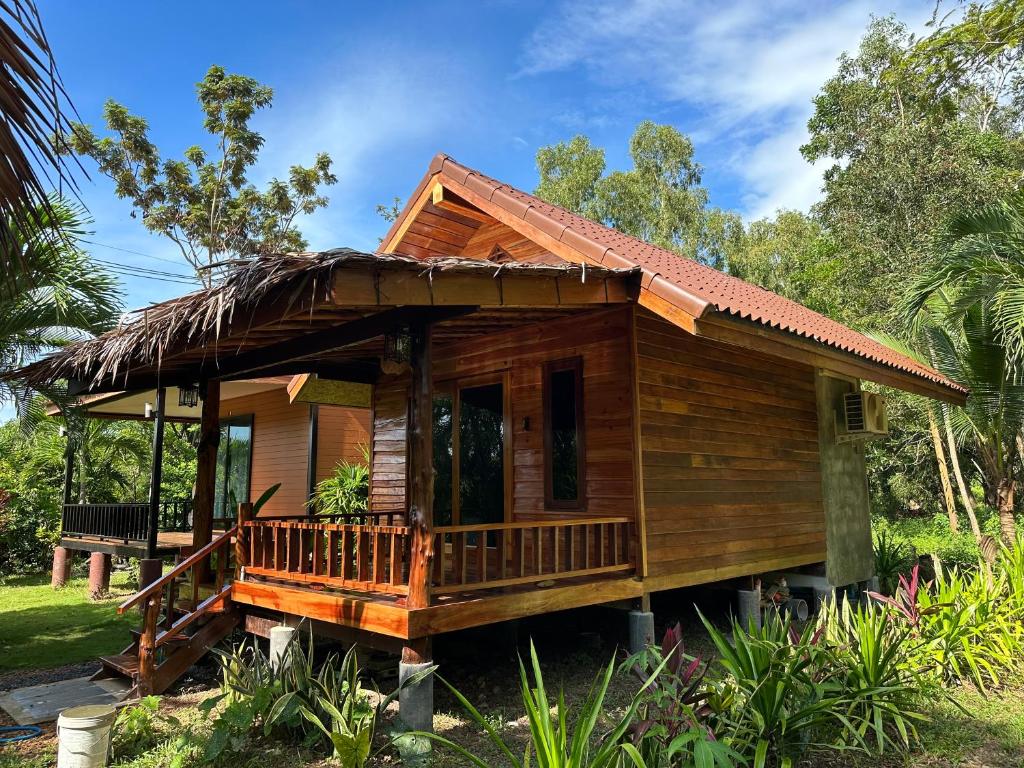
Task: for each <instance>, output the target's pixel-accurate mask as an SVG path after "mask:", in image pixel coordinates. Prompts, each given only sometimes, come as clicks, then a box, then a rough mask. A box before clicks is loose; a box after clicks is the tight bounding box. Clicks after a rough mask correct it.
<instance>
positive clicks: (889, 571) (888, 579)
mask: <svg viewBox="0 0 1024 768" xmlns="http://www.w3.org/2000/svg"><path fill="white" fill-rule="evenodd" d="M913 561H914V550H913V549H912V548H911V547H910V546H909V545H908V544H907V543H906V542H905V541H904V540H903V539H901V538H899V537H898V536H896V535H895V534H893V533H892V532H891V531H889V530H886V529H883V530H881V531H880V532H879V533H878V534H877V535H876V536H875V575H876V576H877V577H878V581H879V584H880V585H881V589H882V592H884V593H885V594H887V595H891V594H892V593H893V592H895V591H896V586H897V584H898V580H899V576H900V574H901V573H904V572H905V571H906V570H907V569H908V568H910V567H911V566H912V565H913Z"/></svg>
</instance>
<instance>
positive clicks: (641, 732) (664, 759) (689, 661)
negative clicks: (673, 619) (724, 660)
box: [621, 624, 740, 768]
mask: <svg viewBox="0 0 1024 768" xmlns="http://www.w3.org/2000/svg"><path fill="white" fill-rule="evenodd" d="M621 670H628V671H631V672H632V673H633V674H635V675H636V676H637V677H639V679H640V680H641V681H643V682H645V683H646V684H645V686H644V687H643V688H642V689H641V693H640V706H639V708H638V710H637V718H636V720H634V721H633V723H632V724H631V725H630V730H629V733H630V737H631V738H632V743H633V746H635V747H636V748H637V750H638V751H639V753H640V755H641V757H642V758H643V761H644V763H646V764H647V765H648V766H664V768H668V767H669V766H690V765H702V766H709V767H710V766H714V765H720V766H731V765H734V764H735V763H736V762H737V761H739V760H740V756H739V755H738V754H737V753H736V752H734V751H733V750H732V749H730V748H729V747H728V746H727V745H725V744H724V743H722V742H719V741H717V740H716V739H715V735H714V731H713V729H712V727H711V725H710V723H711V718H712V716H713V714H714V708H713V707H712V703H713V702H714V701H715V699H716V691H715V689H714V688H713V687H712V686H711V685H710V684H709V683H708V681H707V671H708V670H707V666H706V665H704V664H703V663H702V662H701V660H700V659H699V658H688V657H687V656H686V654H685V652H684V648H683V633H682V627H681V626H680V625H679V624H676V626H674V627H672V628H670V629H668V630H666V632H665V637H664V639H663V640H662V643H661V648H660V649H659V648H657V647H656V646H651V647H649V648H646V649H644V650H642V651H640V652H639V653H636V654H633V655H632V656H630V657H629V658H627V659H626V661H625V662H624V663H623V664H622V667H621Z"/></svg>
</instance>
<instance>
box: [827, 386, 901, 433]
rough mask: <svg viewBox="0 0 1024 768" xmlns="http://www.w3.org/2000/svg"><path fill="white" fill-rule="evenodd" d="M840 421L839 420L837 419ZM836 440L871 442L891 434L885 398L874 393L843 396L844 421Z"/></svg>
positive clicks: (840, 425)
mask: <svg viewBox="0 0 1024 768" xmlns="http://www.w3.org/2000/svg"><path fill="white" fill-rule="evenodd" d="M837 421H838V419H837ZM837 426H838V427H839V429H837V430H836V439H837V440H839V441H840V442H846V441H849V440H871V439H874V438H877V437H882V436H883V435H887V434H889V417H888V416H887V415H886V412H885V398H884V397H882V396H881V395H878V394H875V393H874V392H850V393H848V394H846V395H844V396H843V420H842V423H841V424H837Z"/></svg>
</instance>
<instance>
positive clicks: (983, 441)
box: [905, 193, 1024, 537]
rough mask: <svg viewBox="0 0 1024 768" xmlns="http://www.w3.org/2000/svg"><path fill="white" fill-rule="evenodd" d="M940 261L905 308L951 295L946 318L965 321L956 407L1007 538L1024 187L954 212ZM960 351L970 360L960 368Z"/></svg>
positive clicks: (1018, 389)
mask: <svg viewBox="0 0 1024 768" xmlns="http://www.w3.org/2000/svg"><path fill="white" fill-rule="evenodd" d="M933 248H934V250H935V259H934V261H933V263H932V264H931V266H930V268H929V269H928V270H926V271H925V272H924V273H923V274H922V275H921V276H920V278H919V279H918V281H917V282H916V284H915V285H914V286H913V287H912V289H911V291H910V293H909V295H908V297H907V300H906V302H905V308H906V313H907V316H908V318H910V319H911V320H913V319H915V318H917V317H919V316H920V315H921V314H922V313H924V312H925V311H926V308H927V306H928V304H929V302H931V301H932V300H933V299H934V297H935V296H936V295H938V294H940V293H948V294H950V295H952V296H953V297H954V298H953V299H952V300H951V302H950V311H949V314H948V315H947V322H948V323H949V324H953V323H956V322H960V323H962V324H963V328H964V331H963V334H962V336H963V341H962V343H961V344H959V345H954V344H948V345H946V346H947V348H948V351H947V352H946V357H947V360H946V361H945V363H946V365H947V367H949V368H950V370H951V371H953V372H955V374H959V375H962V376H965V377H967V376H971V377H972V378H971V379H969V378H958V379H957V380H958V381H963V382H964V383H965V384H967V385H968V386H970V387H971V397H970V399H969V402H968V406H967V408H966V409H965V410H963V411H960V410H956V411H954V412H953V418H954V419H956V420H958V421H959V423H960V427H961V428H960V432H961V434H963V433H967V434H971V435H972V436H974V438H975V442H976V448H977V455H978V457H979V465H980V467H981V470H982V475H983V477H984V478H985V481H986V483H985V485H986V490H987V492H988V494H989V495H990V497H991V499H992V501H993V502H994V503H995V505H996V506H997V508H998V509H999V514H1000V522H1001V525H1002V529H1003V535H1004V537H1011V536H1012V535H1014V533H1015V528H1014V501H1015V495H1016V486H1017V482H1018V478H1019V471H1020V462H1021V448H1022V443H1021V439H1022V436H1021V428H1022V425H1024V379H1022V376H1024V368H1022V366H1024V193H1017V194H1015V195H1012V196H1011V197H1009V198H1007V199H1006V200H1004V201H1001V202H999V203H996V204H993V205H989V206H985V207H982V208H980V209H978V210H976V211H972V212H969V213H965V214H961V215H959V216H956V217H954V218H953V219H952V220H951V221H950V222H949V224H948V225H947V227H946V228H945V229H944V230H943V231H942V232H941V233H940V234H939V235H938V236H937V237H936V238H935V241H934V244H933ZM957 351H960V352H961V353H962V354H961V357H966V356H967V355H968V354H969V358H968V361H969V364H967V363H964V364H962V365H960V366H956V367H954V366H953V365H952V363H951V362H950V358H954V357H955V353H956V352H957Z"/></svg>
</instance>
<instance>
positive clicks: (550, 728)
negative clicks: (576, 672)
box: [417, 642, 663, 768]
mask: <svg viewBox="0 0 1024 768" xmlns="http://www.w3.org/2000/svg"><path fill="white" fill-rule="evenodd" d="M530 662H531V671H532V675H533V683H532V684H531V683H530V679H529V676H528V674H527V671H526V666H525V665H524V664H523V661H522V659H520V660H519V682H520V694H521V696H522V700H523V705H524V707H525V708H526V718H527V721H528V722H529V729H530V744H529V745H528V746H527V749H526V754H525V755H524V756H523V758H519V757H517V756H516V755H515V753H513V752H512V749H511V748H510V747H509V746H508V744H506V743H505V741H504V739H502V737H501V734H499V733H498V731H497V729H495V727H494V726H493V724H491V723H490V722H489V721H488V719H487V718H486V717H484V716H483V715H482V714H480V712H479V711H478V710H477V709H476V707H474V706H473V705H472V704H470V703H469V700H468V699H466V697H465V696H463V695H462V694H461V693H460V692H459V691H458V690H457V689H456V688H455V687H454V686H453V685H451V683H449V682H448V681H446V680H445V679H444V678H442V677H440V676H439V677H438V680H440V681H441V682H442V683H443V684H444V685H445V686H446V687H447V688H448V689H449V690H450V691H451V692H452V695H454V696H455V698H456V699H458V701H459V703H460V704H462V706H463V708H464V709H465V710H466V712H467V713H468V714H469V716H470V718H471V719H472V720H473V722H475V723H476V724H477V725H478V726H480V727H481V728H483V729H484V731H485V732H486V733H487V735H488V737H489V738H490V740H491V742H492V743H493V744H494V745H495V747H497V748H498V750H499V751H500V752H501V753H502V754H503V755H504V756H505V759H506V760H507V761H508V763H509V764H510V765H512V766H514V767H515V768H527V767H528V766H533V765H536V766H537V768H613V767H614V766H619V765H621V764H622V762H623V761H624V760H625V759H627V758H628V759H629V760H630V761H631V762H632V764H633V765H634V766H636V767H637V768H656V766H653V765H651V766H649V767H648V764H647V763H646V762H645V761H644V759H643V756H642V755H641V754H640V751H639V750H638V749H637V748H636V747H635V746H633V744H631V743H629V741H628V733H629V730H630V727H631V725H632V724H633V723H634V721H635V720H636V717H637V711H638V709H639V708H640V706H641V703H642V694H643V691H644V689H645V688H646V687H647V686H649V685H650V684H651V683H652V682H653V680H654V679H655V678H656V677H657V675H658V674H660V672H661V670H662V667H663V665H658V667H657V668H655V670H654V672H653V673H652V674H651V675H650V676H649V677H648V678H647V679H646V680H645V681H644V684H643V685H642V686H641V688H640V691H638V692H637V694H636V695H635V696H634V697H633V700H632V701H631V702H630V705H629V706H628V707H627V708H626V711H625V712H624V713H623V714H622V715H621V716H619V717H618V718H617V720H616V721H615V723H614V725H612V727H611V729H610V730H609V731H608V732H606V733H605V734H604V735H602V736H598V735H597V728H598V724H599V721H600V718H601V717H602V714H604V711H603V710H604V700H605V697H606V696H607V694H608V685H609V683H610V682H611V679H612V675H613V674H614V673H615V660H614V659H612V661H611V662H610V663H609V664H608V666H607V667H606V668H605V670H604V672H603V673H601V674H599V675H598V676H597V677H596V678H595V680H594V682H593V684H592V685H591V687H590V691H589V692H588V693H587V696H586V698H585V699H584V701H583V702H582V705H581V706H580V707H579V709H578V710H575V711H574V708H572V707H571V706H570V705H569V704H567V703H566V701H565V696H564V695H563V693H561V692H559V694H558V698H557V699H556V700H555V701H554V702H552V701H551V700H550V699H549V698H548V694H547V689H546V688H545V686H544V676H543V674H542V673H541V669H540V661H539V660H538V658H537V651H536V649H535V648H534V646H533V643H532V642H531V643H530ZM552 709H554V710H555V714H554V716H552V714H551V710H552ZM417 735H418V736H422V737H425V738H428V739H431V740H432V741H435V742H437V743H439V744H442V745H444V746H446V747H448V748H449V749H451V750H453V751H455V752H457V753H458V754H459V755H460V756H461V757H462V758H463V759H465V760H466V761H468V763H470V764H472V765H475V766H477V768H489V766H488V764H487V763H486V762H484V760H483V759H482V758H480V757H478V756H477V755H474V754H472V753H471V752H469V751H468V750H467V749H465V748H464V747H461V746H459V745H458V744H456V743H455V742H453V741H451V740H450V739H446V738H445V737H443V736H439V735H437V734H432V733H420V734H417Z"/></svg>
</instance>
